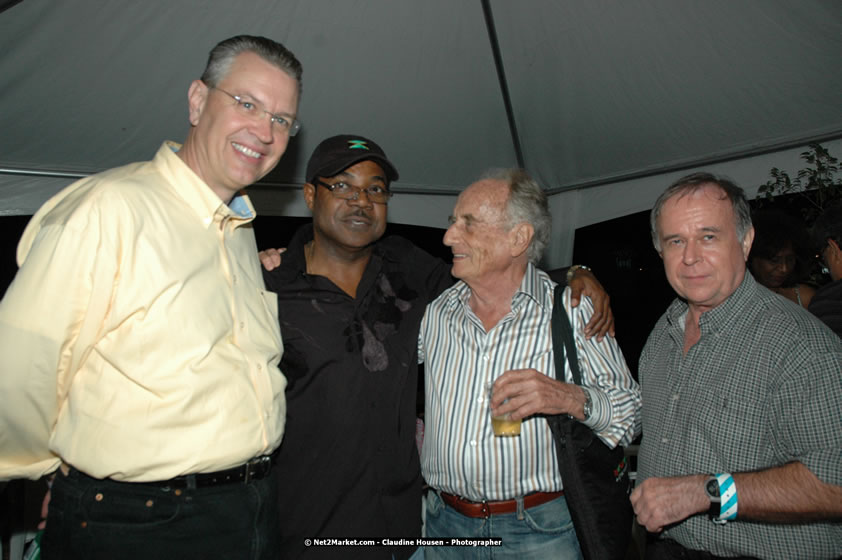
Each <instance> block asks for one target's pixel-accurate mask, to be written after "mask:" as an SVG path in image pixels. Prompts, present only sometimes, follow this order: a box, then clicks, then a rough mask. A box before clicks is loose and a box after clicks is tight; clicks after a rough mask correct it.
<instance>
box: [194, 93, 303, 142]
mask: <svg viewBox="0 0 842 560" xmlns="http://www.w3.org/2000/svg"><path fill="white" fill-rule="evenodd" d="M210 89H215V90H217V91H221V92H222V93H224V94H225V95H227V96H228V97H230V98H231V99H233V100H234V101H235V102H236V103H237V105H236V107H237V110H238V111H239V112H240V113H242V114H243V115H244V116H246V117H249V118H250V119H252V120H255V121H257V120H260V119H262V118H263V113H266V114H267V115H269V122H271V123H272V124H273V125H277V127H278V129H279V130H280V131H281V132H285V133H287V134H289V135H290V136H295V135H296V134H298V131H299V130H301V123H300V122H298V121H297V120H296V119H293V118H290V117H285V116H283V115H276V114H274V113H270V112H269V111H267V110H266V109H264V108H263V107H262V106H261V105H260V103H258V102H257V101H249V100H248V99H245V98H243V97H242V96H240V95H234V94H233V93H228V92H227V91H225V90H224V89H220V88H218V87H215V86H214V87H211V88H210Z"/></svg>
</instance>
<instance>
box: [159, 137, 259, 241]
mask: <svg viewBox="0 0 842 560" xmlns="http://www.w3.org/2000/svg"><path fill="white" fill-rule="evenodd" d="M180 149H181V144H179V143H178V142H173V141H170V140H167V141H165V142H164V143H163V144H162V145H161V147H160V148H159V149H158V153H157V154H155V159H154V160H153V163H154V165H155V166H156V167H157V168H158V169H159V170H160V172H161V173H162V174H163V175H164V176H165V177H166V178H167V180H168V182H169V184H170V186H171V187H172V189H173V190H175V192H176V194H178V196H179V197H180V198H181V199H182V200H184V202H186V203H187V205H188V206H190V208H192V209H193V211H194V212H196V214H197V215H198V216H199V218H200V219H201V220H202V222H203V223H204V224H205V226H207V227H209V226H210V225H211V224H212V223H214V222H219V221H221V220H224V219H225V218H231V219H232V220H234V221H235V223H236V225H237V226H239V225H243V224H246V223H248V222H250V221H252V220H253V219H254V218H255V216H256V213H255V211H254V206H252V204H251V200H250V199H249V197H248V195H246V193H245V191H240V192H239V193H238V194H237V195H235V196H234V197H233V198H232V199H231V202H230V203H229V204H225V203H224V202H222V199H220V198H219V197H218V196H217V195H216V194H215V193H214V192H213V191H212V190H211V189H210V187H208V185H207V184H205V182H204V181H202V179H201V178H199V176H198V175H196V173H195V172H194V171H193V170H192V169H190V167H188V166H187V164H186V163H184V161H182V159H181V158H180V157H178V156H177V155H176V152H178V151H179V150H180Z"/></svg>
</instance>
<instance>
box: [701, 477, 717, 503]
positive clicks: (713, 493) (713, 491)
mask: <svg viewBox="0 0 842 560" xmlns="http://www.w3.org/2000/svg"><path fill="white" fill-rule="evenodd" d="M696 488H698V486H697V487H696ZM705 492H707V494H708V496H710V497H711V498H718V497H719V481H718V480H716V479H715V478H711V479H708V481H707V483H706V484H705Z"/></svg>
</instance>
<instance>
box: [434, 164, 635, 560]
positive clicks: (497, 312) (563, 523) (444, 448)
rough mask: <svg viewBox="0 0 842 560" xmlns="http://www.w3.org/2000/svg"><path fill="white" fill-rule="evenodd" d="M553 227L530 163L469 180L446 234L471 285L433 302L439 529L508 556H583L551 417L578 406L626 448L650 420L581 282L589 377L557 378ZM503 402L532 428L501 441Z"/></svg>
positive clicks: (576, 318)
mask: <svg viewBox="0 0 842 560" xmlns="http://www.w3.org/2000/svg"><path fill="white" fill-rule="evenodd" d="M550 224H551V219H550V214H549V210H548V206H547V198H546V195H545V194H544V191H543V190H542V189H541V188H540V186H538V185H537V184H536V183H535V181H534V180H532V179H531V178H530V177H529V176H528V175H527V174H526V173H525V172H524V171H521V170H503V171H496V172H493V173H491V174H488V175H487V176H486V177H485V178H484V179H482V180H480V181H478V182H476V183H474V184H472V185H471V186H469V187H468V188H467V189H466V190H465V191H464V192H463V193H462V194H461V195H460V196H459V199H458V201H457V203H456V207H455V209H454V212H453V216H452V217H451V225H450V227H449V228H448V230H447V233H446V234H445V237H444V242H445V244H446V245H448V246H450V247H452V249H453V269H452V274H453V276H455V277H456V278H458V279H459V280H460V281H459V282H458V283H457V284H456V285H454V286H453V287H452V288H450V289H448V290H446V291H445V292H443V293H442V294H441V295H440V296H439V297H438V298H437V299H436V300H434V301H433V302H432V303H431V304H430V305H429V306H428V307H427V311H426V313H425V316H424V319H423V321H422V324H421V331H420V335H419V359H420V360H423V361H425V389H426V391H425V411H426V412H425V414H426V423H427V425H426V434H425V440H424V447H423V452H422V457H421V465H422V467H421V468H422V473H423V475H424V478H425V480H426V481H427V483H428V484H429V485H430V486H431V487H432V489H433V491H431V492H429V493H428V495H427V503H426V508H427V529H426V535H427V537H430V538H436V537H499V538H502V540H503V542H502V547H495V548H494V557H495V558H502V557H506V558H508V557H511V558H518V559H519V560H524V559H527V558H577V557H581V552H580V551H579V544H578V541H577V540H576V535H575V532H574V529H573V525H572V522H571V520H570V514H569V512H568V510H567V504H566V502H565V499H564V483H563V481H562V480H561V478H560V476H559V472H558V464H557V461H556V453H555V449H554V447H553V445H554V444H553V438H552V434H551V433H550V429H549V427H548V425H547V422H546V419H545V418H544V417H543V415H546V414H569V415H571V416H573V417H574V418H576V419H578V420H579V421H581V422H583V423H584V424H585V425H587V426H588V427H590V428H591V429H593V430H594V432H595V433H596V435H597V436H598V437H599V438H601V439H602V440H603V441H605V442H606V443H607V444H609V445H610V446H612V447H613V446H616V445H618V444H619V445H628V444H629V443H631V441H632V440H633V439H634V437H635V435H636V433H637V429H638V426H639V410H640V392H639V388H638V385H637V383H636V382H635V381H634V380H633V379H632V377H631V375H630V373H629V370H628V366H627V365H626V362H625V360H624V358H623V355H622V353H621V352H620V349H619V347H618V346H617V343H616V341H615V340H614V339H613V338H605V339H603V340H602V341H597V340H596V339H594V338H591V339H586V337H585V335H584V325H585V324H586V323H587V321H588V319H589V317H590V315H591V313H592V312H593V311H592V310H593V307H592V305H591V302H590V300H588V299H587V298H583V299H582V302H581V304H580V305H579V306H578V307H575V308H573V307H571V306H570V290H569V289H566V290H565V293H564V305H565V309H566V311H567V313H568V316H569V317H570V321H571V325H572V327H573V330H574V333H575V339H576V344H577V347H578V350H579V359H580V365H581V369H582V372H583V383H584V385H585V387H579V386H577V385H574V384H572V383H564V382H561V381H557V380H556V379H555V367H554V363H553V350H552V340H551V338H552V337H551V327H550V319H551V315H552V307H553V288H554V285H555V284H554V283H553V282H552V281H551V280H550V278H549V276H547V274H546V273H544V272H543V271H541V270H539V269H537V268H536V267H535V263H536V262H537V261H538V260H539V259H540V257H541V253H542V252H543V250H544V248H545V247H546V245H547V243H548V241H549V237H550ZM565 369H567V368H565ZM565 377H566V378H567V379H571V377H570V373H569V371H565ZM488 387H492V392H491V396H490V397H489V394H488V393H489V391H488V389H487V388H488ZM492 412H493V413H494V415H495V416H501V415H502V416H508V417H509V418H510V419H512V420H520V419H523V422H522V428H521V434H520V435H519V436H517V437H495V436H494V434H493V432H492V426H491V416H492ZM460 553H461V552H460V550H459V549H458V548H434V547H428V548H427V550H426V551H425V554H426V555H427V557H429V558H450V557H453V558H456V557H459V556H460Z"/></svg>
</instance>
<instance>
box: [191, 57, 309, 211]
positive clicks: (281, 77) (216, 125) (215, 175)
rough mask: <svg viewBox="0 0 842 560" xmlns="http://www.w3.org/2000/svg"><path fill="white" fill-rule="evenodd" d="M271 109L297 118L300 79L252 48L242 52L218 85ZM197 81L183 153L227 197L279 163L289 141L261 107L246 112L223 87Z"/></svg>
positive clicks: (220, 195)
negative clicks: (250, 114)
mask: <svg viewBox="0 0 842 560" xmlns="http://www.w3.org/2000/svg"><path fill="white" fill-rule="evenodd" d="M218 87H219V89H220V90H224V91H226V92H229V93H230V94H232V95H237V96H240V97H241V98H243V99H244V100H248V101H251V102H253V103H254V104H255V105H256V106H258V107H261V108H263V109H265V110H266V111H269V112H270V113H273V114H276V115H280V116H288V117H290V118H294V117H295V115H296V113H297V111H298V82H297V81H296V80H295V78H293V77H291V76H290V75H289V74H287V73H286V72H284V71H283V70H281V69H280V68H278V67H277V66H274V65H273V64H270V63H269V62H267V61H265V60H263V59H262V58H260V56H258V55H256V54H254V53H252V52H244V53H242V54H239V55H237V57H236V58H235V59H234V61H233V62H232V64H231V66H230V69H229V71H228V73H227V74H226V75H225V77H224V78H223V79H222V81H221V82H220V83H219V85H218ZM220 90H217V89H214V88H209V87H208V86H207V85H205V84H204V83H203V82H202V81H200V80H196V81H194V82H193V83H192V84H191V86H190V91H189V94H188V99H189V103H190V124H191V125H193V126H192V128H191V130H190V133H189V134H188V137H187V140H186V141H185V142H184V147H183V148H182V150H181V151H180V152H179V156H180V157H181V158H182V159H183V160H184V161H185V162H186V163H187V165H188V166H190V168H191V169H192V170H193V171H194V172H195V173H196V174H197V175H198V176H199V177H201V178H202V180H203V181H204V182H205V183H207V185H208V186H209V187H210V188H211V190H213V191H214V192H215V193H216V194H217V195H218V196H219V197H220V198H221V199H222V200H223V201H225V202H228V201H229V200H230V199H231V198H232V197H233V196H234V195H235V194H236V193H237V191H239V190H240V189H242V188H243V187H246V186H248V185H251V184H252V183H255V182H256V181H258V180H259V179H261V178H262V177H263V176H265V175H266V174H267V173H269V171H271V170H272V169H273V168H274V167H275V165H277V163H278V161H279V160H280V158H281V156H282V155H283V153H284V151H285V150H286V147H287V143H288V141H289V135H288V133H286V132H284V131H282V130H281V129H280V127H278V125H274V124H272V123H271V121H270V120H269V118H268V115H266V114H265V113H264V112H263V111H262V110H258V111H257V114H258V117H259V118H254V117H253V116H249V115H248V114H245V113H244V112H243V111H242V110H240V109H238V108H237V103H236V102H235V101H234V100H233V99H232V98H231V97H230V96H229V95H227V94H225V93H223V92H222V91H220Z"/></svg>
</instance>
